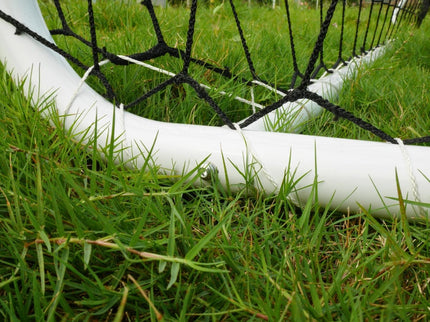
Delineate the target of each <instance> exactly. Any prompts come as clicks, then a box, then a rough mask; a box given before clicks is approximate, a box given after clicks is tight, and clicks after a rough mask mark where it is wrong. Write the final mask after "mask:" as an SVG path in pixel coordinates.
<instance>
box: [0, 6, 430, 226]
mask: <svg viewBox="0 0 430 322" xmlns="http://www.w3.org/2000/svg"><path fill="white" fill-rule="evenodd" d="M0 10H3V11H4V12H6V13H8V14H10V15H12V16H13V17H15V19H17V20H19V21H24V22H25V24H26V25H27V26H29V27H31V28H32V30H34V31H36V32H37V33H39V34H40V35H42V36H44V37H45V38H46V39H50V40H51V41H52V38H51V37H50V35H49V32H48V30H47V28H46V26H45V24H44V21H43V19H42V16H41V14H40V12H39V9H38V6H37V1H29V0H2V1H1V2H0ZM0 39H1V41H2V46H0V59H1V60H2V61H3V62H5V63H6V66H7V68H8V70H9V71H10V72H11V74H12V75H13V77H14V78H15V79H16V80H18V81H19V80H22V79H24V78H25V77H27V78H26V84H28V85H29V86H28V87H27V94H28V93H29V91H31V90H32V91H33V94H34V93H41V94H40V95H39V97H43V96H46V95H49V94H52V93H54V92H55V96H53V97H54V99H55V103H56V107H57V109H58V114H59V115H63V116H64V123H65V126H66V128H70V127H72V126H73V128H74V130H75V133H76V135H77V136H82V133H84V132H86V131H87V130H88V129H94V123H95V122H96V121H97V128H98V133H97V135H98V136H99V138H98V142H99V143H100V144H101V145H107V144H109V142H110V132H111V131H112V120H113V118H114V107H113V106H112V104H111V103H109V102H108V101H106V100H105V99H103V98H102V97H101V96H100V95H98V94H97V93H96V92H95V91H93V90H92V89H91V88H90V87H88V86H87V85H85V84H84V86H83V87H82V88H81V90H80V91H79V93H78V95H77V96H76V98H75V100H74V102H73V104H72V105H71V106H70V109H67V106H68V104H69V102H70V99H71V97H72V96H73V92H74V91H75V89H76V88H77V87H78V85H79V83H80V78H79V77H78V75H77V74H76V73H75V72H74V71H73V69H72V68H71V67H70V66H69V65H68V63H67V62H66V61H65V60H64V59H63V58H62V57H61V56H59V55H58V54H56V53H54V52H52V51H51V50H49V49H47V48H46V47H44V46H43V45H41V44H39V43H38V42H37V41H35V40H34V39H32V38H31V37H29V36H28V35H25V34H22V35H15V29H14V28H13V27H12V26H11V25H10V24H8V23H6V22H4V21H1V20H0ZM30 84H31V86H32V87H31V88H30ZM33 98H34V99H37V96H34V95H33ZM65 114H67V116H66V115H65ZM120 116H121V113H120V112H119V109H116V111H115V117H116V120H115V124H116V128H115V132H116V133H115V134H116V137H120V136H121V135H122V134H123V133H122V132H123V127H122V126H121V125H120V124H121V123H122V118H121V117H120ZM124 123H125V124H126V132H125V136H124V135H123V136H122V137H121V139H122V140H123V145H124V146H129V149H128V152H127V153H123V155H122V157H124V158H125V159H126V160H129V158H130V157H136V159H135V160H133V161H132V162H133V166H137V167H139V166H142V165H143V164H144V162H145V158H147V157H148V155H147V153H146V151H149V150H150V149H151V147H152V146H154V149H153V152H152V155H151V158H152V160H154V163H155V164H157V165H160V166H161V167H162V168H164V169H166V170H168V171H171V170H173V171H174V172H175V173H179V174H181V173H183V172H184V171H189V170H191V169H193V168H195V167H196V165H198V164H199V163H201V162H202V161H203V160H206V162H210V163H211V165H212V166H214V167H216V168H217V169H218V172H219V173H218V176H219V180H220V182H221V183H222V184H226V176H228V181H229V183H230V185H231V186H232V187H235V186H238V185H239V186H240V185H242V184H243V183H244V181H245V180H244V178H243V177H242V175H241V174H240V173H239V171H238V170H237V168H238V169H239V170H240V171H242V172H245V169H246V168H247V169H248V171H254V173H255V175H256V179H255V180H254V182H255V186H256V187H257V188H258V189H260V190H264V191H265V192H268V193H270V192H279V187H280V186H281V184H282V181H283V179H284V178H285V174H286V173H289V174H292V173H293V172H295V179H298V178H299V177H303V178H302V179H301V180H300V181H299V182H298V184H297V185H296V187H295V188H296V192H295V193H294V194H292V195H291V196H290V197H291V198H292V199H294V200H295V201H296V202H297V203H299V204H303V203H305V202H306V201H307V200H308V198H309V195H310V192H311V188H310V187H309V186H310V185H312V183H313V182H314V178H315V176H316V175H317V180H318V181H319V182H320V183H319V185H318V201H319V203H320V204H321V205H323V206H324V205H328V204H330V205H331V207H332V208H337V209H339V210H341V211H348V210H351V211H353V212H355V211H359V207H358V205H357V202H358V203H360V204H361V205H362V206H364V207H365V208H372V211H374V212H373V213H375V214H378V215H381V216H388V215H389V214H388V213H387V211H386V210H385V209H384V208H383V207H384V204H386V205H389V206H390V209H391V211H392V214H397V213H398V206H396V204H397V202H396V201H395V200H392V199H390V197H394V198H396V196H397V189H396V179H395V171H396V169H397V173H398V177H399V181H400V184H401V189H402V192H403V194H404V197H406V196H407V198H408V199H410V200H412V199H413V198H414V197H413V195H414V194H413V187H412V184H411V178H410V175H409V164H408V163H406V162H405V161H404V158H403V156H402V152H401V150H400V148H399V146H396V145H392V144H387V143H375V142H367V141H358V140H345V139H337V138H326V137H314V136H304V135H297V134H283V133H270V132H258V131H243V133H244V135H245V137H246V141H247V145H246V144H245V142H244V139H243V137H242V135H241V133H239V132H237V131H233V130H230V129H226V128H217V127H207V126H195V125H183V124H169V123H163V122H157V121H152V120H148V119H144V118H141V117H138V116H136V115H134V114H130V113H128V112H125V113H124ZM80 133H81V134H80ZM90 133H91V131H90ZM87 139H88V140H91V136H90V135H88V136H87ZM247 146H248V148H247ZM406 149H407V151H408V154H409V157H410V159H411V160H412V165H413V167H414V170H413V175H414V176H415V178H416V182H417V185H418V187H419V188H420V191H419V193H420V195H421V198H422V200H423V201H426V202H429V200H430V183H429V182H428V181H427V180H426V179H425V178H424V176H423V174H424V175H426V176H427V177H430V163H429V161H428V160H429V156H430V149H429V148H426V147H415V146H409V147H407V148H406ZM251 155H252V156H254V157H256V159H258V162H256V161H255V160H254V161H252V157H251ZM247 159H249V160H250V161H249V162H248V164H247V162H246V160H247ZM251 163H253V166H252V165H250V164H251ZM315 165H316V167H317V169H315ZM262 166H263V167H264V171H263V170H262V169H261V167H262ZM224 167H225V168H226V170H227V173H225V172H224ZM236 167H237V168H236ZM420 172H421V173H420ZM202 183H204V181H203V180H202ZM377 191H378V192H379V194H380V195H381V196H382V200H381V199H380V197H379V195H378V193H377ZM407 214H408V216H409V218H414V217H416V216H417V215H418V211H417V209H414V207H410V206H408V207H407Z"/></svg>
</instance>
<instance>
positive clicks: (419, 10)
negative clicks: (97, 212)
mask: <svg viewBox="0 0 430 322" xmlns="http://www.w3.org/2000/svg"><path fill="white" fill-rule="evenodd" d="M87 1H88V19H89V25H90V30H89V36H90V39H89V40H88V39H86V38H85V37H83V36H81V35H78V34H76V33H75V32H74V31H73V30H72V29H71V28H70V26H69V24H68V22H67V20H66V17H65V14H64V11H63V8H62V6H61V4H60V0H54V4H55V7H56V10H57V13H58V17H59V19H60V21H61V28H59V29H53V30H51V31H50V32H51V34H52V35H64V36H69V37H73V38H75V39H77V40H78V41H80V42H81V43H82V44H83V45H85V46H88V47H89V48H91V52H92V60H93V66H92V70H91V75H93V76H95V77H97V78H98V79H99V80H100V81H101V83H102V84H103V86H104V88H105V91H106V93H105V94H104V96H105V97H107V98H108V99H110V100H112V101H116V96H115V92H114V89H113V88H112V86H111V85H110V83H109V81H108V80H107V78H106V76H105V75H104V74H103V72H102V71H101V70H100V62H101V61H102V60H104V59H108V60H109V61H111V62H112V63H113V64H116V65H129V64H130V61H129V60H125V59H123V58H121V57H119V56H118V55H116V54H114V53H112V52H110V51H109V50H108V49H107V48H106V47H103V48H100V47H99V46H98V42H97V30H96V28H95V22H94V11H93V1H92V0H87ZM339 2H340V3H341V6H342V8H341V10H342V13H341V15H342V16H341V17H342V23H341V32H340V39H339V50H338V58H337V61H336V62H335V63H334V64H333V66H331V67H330V68H329V67H327V66H326V63H325V61H324V54H323V51H324V40H325V38H326V36H327V33H328V30H329V27H330V24H331V22H332V18H333V15H334V12H335V10H336V8H337V6H338V3H339ZM420 3H421V2H418V1H412V2H410V1H409V2H407V4H406V6H400V0H394V1H393V0H388V1H387V0H373V1H371V4H370V10H369V17H368V19H367V21H368V22H367V24H366V27H365V30H364V38H363V41H362V44H361V45H360V48H359V51H360V52H359V53H357V45H358V41H359V34H362V33H363V31H361V32H360V30H361V28H362V24H361V14H362V10H361V8H362V5H363V0H360V2H359V9H358V17H357V20H356V28H355V29H356V30H355V36H354V42H353V48H352V52H351V56H352V57H358V56H360V55H362V54H365V53H366V52H368V51H370V50H373V49H374V48H376V47H378V46H380V45H381V44H383V43H384V42H385V41H387V40H388V39H390V38H391V36H392V34H393V33H395V30H396V29H397V28H399V26H400V24H401V22H402V21H405V22H408V23H410V22H411V21H412V19H417V20H416V23H417V25H419V24H421V22H422V19H423V15H425V13H426V12H427V11H428V0H423V2H422V5H421V6H419V4H420ZM141 4H142V5H144V6H145V7H146V9H147V12H148V14H149V16H150V18H151V21H152V26H153V30H154V32H155V36H156V38H157V44H156V45H155V46H153V47H152V48H149V49H148V50H146V51H143V52H138V53H133V54H130V55H128V57H129V58H132V59H134V60H137V61H142V62H143V61H148V60H150V59H154V58H157V57H161V56H164V55H170V56H172V57H175V58H177V59H181V60H182V63H183V65H182V70H181V71H180V72H179V73H178V74H176V75H174V76H173V77H171V78H169V79H168V80H166V81H164V82H162V83H161V84H159V85H158V86H156V87H155V88H153V89H150V90H149V91H147V92H146V93H144V94H142V95H141V96H140V97H138V98H136V99H135V100H134V101H132V102H129V103H127V104H125V105H124V107H125V109H129V108H131V107H133V106H135V105H137V104H139V103H140V102H142V101H144V100H146V99H147V98H149V97H150V96H152V95H154V94H156V93H158V92H160V91H162V90H165V89H166V88H167V87H168V86H171V85H174V84H188V85H189V86H191V87H192V88H193V89H194V91H195V92H196V94H197V96H198V97H199V98H200V99H202V100H204V101H205V102H206V103H207V104H208V105H209V106H210V107H211V108H212V109H213V110H214V111H215V113H216V114H217V115H218V116H219V117H220V118H221V120H222V121H223V122H224V124H226V125H227V126H228V127H230V128H231V129H235V126H234V123H233V122H232V120H230V119H229V118H228V116H227V115H226V114H225V113H224V112H223V111H222V110H221V108H220V107H219V106H218V104H217V102H216V101H215V100H214V99H213V98H212V97H211V96H210V95H209V94H208V91H207V90H206V89H205V88H204V87H203V86H201V85H200V84H199V83H198V82H197V81H196V80H195V79H194V78H193V77H192V76H191V75H190V74H189V67H190V64H191V63H193V64H196V65H199V66H202V67H204V68H206V69H208V70H211V71H213V72H215V73H217V74H219V75H221V76H223V77H226V78H228V79H234V80H236V81H239V82H242V83H244V84H247V85H249V86H254V84H255V83H254V81H258V82H260V83H263V84H267V85H270V86H272V87H273V88H276V89H277V90H278V91H280V92H282V93H284V95H285V96H283V97H282V98H281V99H279V100H277V101H276V102H274V103H272V104H270V105H267V106H266V107H264V108H262V109H261V110H259V111H257V112H256V113H254V114H253V115H251V116H250V117H248V118H247V119H246V120H245V121H243V122H242V123H240V124H239V126H240V127H241V128H245V127H246V126H248V125H250V124H252V123H254V122H255V121H257V120H259V119H260V118H262V117H264V116H265V115H267V114H268V113H270V112H272V111H274V110H276V109H278V108H280V107H281V106H282V105H284V104H285V103H287V102H294V101H297V100H299V99H308V100H311V101H313V102H315V103H317V104H318V105H319V106H321V107H322V108H324V109H326V110H327V111H329V112H331V113H333V114H334V115H335V118H336V119H337V118H344V119H346V120H348V121H350V122H352V123H354V124H355V125H357V126H359V127H361V128H363V129H365V130H366V131H369V132H371V133H373V134H374V135H376V136H377V137H379V138H381V139H382V140H384V141H387V142H391V143H393V144H397V141H396V140H395V139H394V138H393V137H391V136H390V135H388V134H387V133H385V132H384V131H382V130H380V129H378V128H377V127H375V126H374V125H372V124H370V123H368V122H366V121H364V120H363V119H360V118H358V117H356V116H354V115H353V114H352V113H351V112H348V111H346V110H345V109H343V108H342V107H340V106H338V105H336V104H333V103H332V102H330V101H328V100H327V99H325V98H323V97H321V96H320V95H318V94H315V93H313V92H310V91H308V90H307V87H308V86H309V85H310V84H311V83H312V82H313V78H314V77H316V76H317V75H318V73H319V71H320V70H325V71H326V72H331V70H332V69H334V68H336V67H338V66H339V65H346V64H347V62H348V60H349V58H348V59H345V58H344V53H343V41H344V39H343V38H344V20H345V7H346V0H342V1H339V0H331V2H330V4H329V6H328V9H327V10H326V12H325V16H323V15H324V11H323V1H320V7H319V10H320V24H321V28H320V32H319V35H318V38H317V40H316V43H315V46H314V49H313V51H312V54H311V56H310V58H309V61H308V63H307V66H306V68H305V71H303V72H302V71H300V69H299V65H298V63H297V56H296V50H295V46H294V33H293V24H292V22H291V17H290V10H289V3H288V0H285V8H286V17H287V23H288V35H289V40H290V48H291V60H292V61H291V63H292V66H293V69H294V73H293V75H292V80H291V84H290V88H289V90H288V89H283V88H279V87H276V86H275V85H274V84H271V83H270V82H268V81H265V80H264V79H262V78H261V77H260V76H259V75H258V72H257V70H256V68H255V65H254V63H253V59H252V56H251V52H250V50H249V47H248V45H247V41H246V37H245V33H244V30H243V27H242V25H241V21H240V18H239V15H238V12H237V10H236V7H235V4H234V2H233V0H229V4H230V8H231V12H232V14H233V17H234V21H235V24H236V27H237V30H238V34H239V36H240V41H241V45H242V48H243V51H244V55H245V57H246V61H247V64H248V68H249V71H250V73H251V76H252V79H246V78H244V77H242V76H238V75H234V74H233V73H232V72H231V71H230V69H229V68H228V67H218V66H215V65H213V64H212V63H209V62H207V61H204V60H201V59H196V58H194V57H192V55H191V52H192V48H193V45H194V31H195V24H196V15H197V10H198V1H197V0H193V1H192V3H191V7H190V17H189V23H188V29H187V39H186V45H185V50H182V49H178V48H174V47H171V46H169V45H168V44H167V43H166V41H165V38H164V36H163V33H162V30H161V28H160V24H159V21H158V18H157V15H156V12H155V10H154V7H153V5H152V2H151V0H144V1H142V2H141ZM375 6H378V7H377V8H376V9H375V8H374V7H375ZM384 6H385V8H386V10H385V11H384V10H383V8H384ZM390 8H399V9H400V10H399V13H398V16H397V21H396V23H395V24H392V23H390V22H389V20H390V19H391V17H390V14H392V11H390V10H389V9H390ZM374 11H377V14H376V15H377V17H376V27H374V28H373V34H369V32H372V31H371V28H370V21H371V17H372V15H374ZM381 16H383V18H382V17H381ZM416 17H418V18H416ZM0 19H3V20H5V21H6V22H8V23H10V24H12V25H13V26H14V27H15V28H16V34H17V35H19V34H22V33H25V34H27V35H29V36H31V37H33V38H34V39H35V40H37V41H38V42H40V43H41V44H43V45H44V46H46V47H48V48H50V49H52V50H54V51H55V52H57V53H58V54H60V55H62V56H63V57H65V58H66V59H67V60H69V61H70V62H71V63H73V64H74V65H75V66H77V67H79V68H81V69H83V70H85V71H86V70H88V69H89V68H90V67H89V66H87V65H85V64H84V63H82V62H81V61H80V60H79V59H78V58H76V57H74V56H72V55H71V54H69V53H67V52H66V51H64V50H63V49H61V48H59V47H58V46H57V45H56V44H54V43H52V42H50V41H49V40H47V39H45V38H43V37H41V36H40V35H38V34H37V33H35V32H34V31H32V30H31V29H29V28H28V27H26V26H25V24H24V23H23V22H20V21H17V20H16V19H14V18H13V17H11V16H9V15H7V14H6V13H4V12H3V11H1V10H0ZM381 20H382V21H381ZM378 30H379V31H378ZM384 30H385V36H383V32H384ZM368 38H371V41H370V44H369V41H368ZM317 62H319V63H318V64H317ZM298 79H300V83H299V85H297V86H296V83H297V80H298ZM403 142H404V143H405V144H421V143H428V142H430V136H426V137H421V138H413V139H407V140H403Z"/></svg>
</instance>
